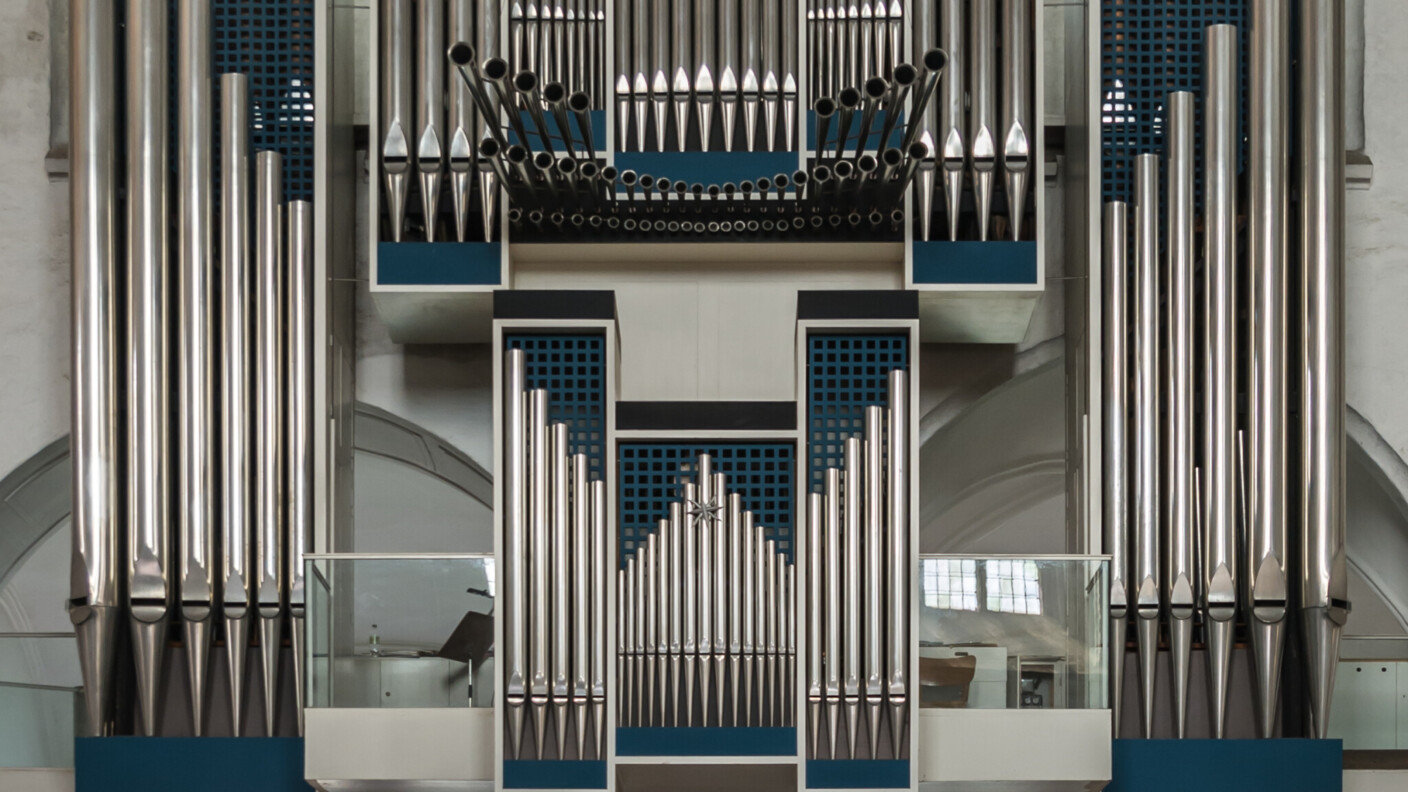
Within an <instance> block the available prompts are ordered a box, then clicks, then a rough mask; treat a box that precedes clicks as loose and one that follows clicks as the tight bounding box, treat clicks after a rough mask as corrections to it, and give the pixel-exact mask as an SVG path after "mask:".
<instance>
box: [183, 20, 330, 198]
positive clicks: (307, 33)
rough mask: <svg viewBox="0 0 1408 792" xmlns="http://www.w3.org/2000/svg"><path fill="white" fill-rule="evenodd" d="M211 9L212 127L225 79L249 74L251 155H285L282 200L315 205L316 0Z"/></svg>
mask: <svg viewBox="0 0 1408 792" xmlns="http://www.w3.org/2000/svg"><path fill="white" fill-rule="evenodd" d="M212 8H213V12H214V13H213V14H212V17H211V27H212V28H213V29H214V36H215V40H214V43H213V48H212V49H213V56H214V60H215V63H214V70H213V77H214V80H213V82H214V89H215V99H214V103H213V108H214V110H215V114H216V119H215V125H214V127H213V128H214V129H216V130H218V129H219V128H220V119H219V114H220V96H219V92H220V75H221V74H225V73H227V72H240V73H243V74H247V75H249V112H250V141H249V144H250V149H249V150H250V152H251V154H253V153H255V152H259V151H277V152H279V153H280V154H282V155H283V184H284V200H286V201H297V200H306V201H311V200H313V0H214V5H213V7H212ZM175 19H176V17H175V16H173V17H172V27H173V29H174V28H175ZM173 83H174V80H173ZM217 137H218V136H217ZM216 145H217V146H218V145H219V141H218V140H217V141H216ZM218 161H219V160H218V159H217V160H216V162H218ZM217 171H218V169H217ZM216 178H217V179H218V178H219V176H218V173H217V176H216ZM217 195H218V193H217Z"/></svg>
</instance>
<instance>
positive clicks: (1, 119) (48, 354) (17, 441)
mask: <svg viewBox="0 0 1408 792" xmlns="http://www.w3.org/2000/svg"><path fill="white" fill-rule="evenodd" d="M0 108H3V109H4V111H3V112H0V242H3V244H0V372H3V373H0V476H2V475H4V474H5V473H8V472H9V471H10V470H12V469H14V467H15V466H16V465H18V464H20V463H21V462H23V461H24V460H26V459H28V458H29V457H30V456H31V455H33V454H34V453H36V452H37V451H39V450H40V449H41V448H43V447H44V446H45V445H47V444H48V443H50V442H52V441H53V440H54V439H56V438H58V437H61V436H62V435H64V434H67V433H68V427H69V327H68V322H69V248H68V245H69V234H68V224H69V223H68V182H66V181H54V182H51V181H49V179H48V177H47V175H46V174H45V170H44V154H45V152H46V151H47V150H48V147H49V3H48V2H46V0H8V2H4V3H0Z"/></svg>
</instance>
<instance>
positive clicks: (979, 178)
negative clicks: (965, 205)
mask: <svg viewBox="0 0 1408 792" xmlns="http://www.w3.org/2000/svg"><path fill="white" fill-rule="evenodd" d="M996 3H997V0H973V2H972V3H971V4H970V5H969V12H970V17H969V19H968V25H969V27H968V30H969V33H968V43H969V45H970V46H971V49H972V52H971V59H970V60H969V63H968V65H969V68H970V69H971V70H972V74H971V76H970V78H969V83H968V85H969V89H968V90H969V111H970V115H969V120H968V124H969V125H968V129H969V133H968V134H969V142H968V154H969V157H970V161H969V167H970V168H971V171H972V178H973V200H974V204H975V206H976V208H977V213H978V217H977V220H978V239H980V240H982V241H984V242H986V241H987V239H988V221H989V219H990V215H991V212H992V183H993V172H994V170H995V169H996V167H997V147H998V140H997V134H998V133H997V5H996Z"/></svg>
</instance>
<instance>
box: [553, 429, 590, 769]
mask: <svg viewBox="0 0 1408 792" xmlns="http://www.w3.org/2000/svg"><path fill="white" fill-rule="evenodd" d="M564 428H565V427H564ZM589 470H590V463H589V462H588V461H587V455H586V454H573V455H572V457H571V476H572V479H571V487H572V489H571V492H570V493H569V494H570V496H571V499H572V537H571V550H570V552H569V551H568V549H567V548H568V545H566V544H563V545H559V546H558V553H557V554H558V556H560V557H562V558H563V559H564V562H565V560H566V559H567V558H568V557H569V556H570V557H571V558H574V559H577V561H578V563H576V564H574V565H573V566H574V567H575V568H574V569H572V570H571V576H572V603H571V628H572V668H571V680H572V708H573V716H574V719H575V727H576V728H575V730H576V733H577V758H578V759H585V758H586V756H587V705H588V704H589V703H590V699H591V685H592V668H591V663H592V635H593V633H592V631H591V621H592V586H593V581H592V577H593V574H592V573H593V571H594V570H593V567H594V566H595V555H594V553H593V550H592V533H591V532H592V511H591V506H592V504H591V497H590V495H589V493H590V490H589V489H588V485H587V474H588V472H589ZM557 584H558V589H560V590H565V589H566V588H567V580H566V578H560V579H559V580H558V581H557Z"/></svg>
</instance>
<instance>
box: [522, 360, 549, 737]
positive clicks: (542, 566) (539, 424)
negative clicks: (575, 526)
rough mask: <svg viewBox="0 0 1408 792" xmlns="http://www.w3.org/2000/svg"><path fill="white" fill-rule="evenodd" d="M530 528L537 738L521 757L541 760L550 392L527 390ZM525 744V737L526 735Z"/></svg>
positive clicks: (531, 679) (531, 667)
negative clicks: (532, 757) (526, 755)
mask: <svg viewBox="0 0 1408 792" xmlns="http://www.w3.org/2000/svg"><path fill="white" fill-rule="evenodd" d="M527 401H528V459H529V462H528V464H529V467H528V526H529V531H530V544H529V547H528V559H529V560H530V561H531V562H532V566H531V568H530V569H529V573H528V592H529V596H530V597H531V599H530V601H531V603H532V610H531V614H532V615H531V616H530V617H529V619H528V623H529V625H530V626H531V629H532V636H531V639H530V643H529V651H530V652H531V657H530V662H529V664H528V674H529V676H528V694H529V696H530V697H531V702H532V705H533V729H534V734H535V736H536V740H537V741H536V742H535V743H534V747H533V751H532V752H531V753H530V752H528V751H527V750H526V749H527V746H526V745H524V746H521V747H520V750H519V754H520V755H523V754H524V753H530V755H536V756H537V757H538V758H541V757H542V756H543V755H545V753H546V748H545V746H544V736H545V735H546V733H547V732H546V728H547V726H546V724H547V720H546V718H547V704H548V684H549V680H548V671H549V669H548V649H549V637H548V629H549V624H550V622H549V616H548V613H549V611H548V596H547V591H548V580H549V578H548V574H549V569H548V562H549V558H550V554H551V545H550V544H549V533H548V527H549V526H548V510H549V497H550V491H551V486H550V482H549V478H548V477H549V475H550V473H549V471H550V469H551V465H550V463H549V460H550V458H551V453H550V448H549V445H548V392H547V391H546V390H543V389H541V388H539V389H535V390H531V391H528V397H527ZM525 741H526V735H525Z"/></svg>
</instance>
